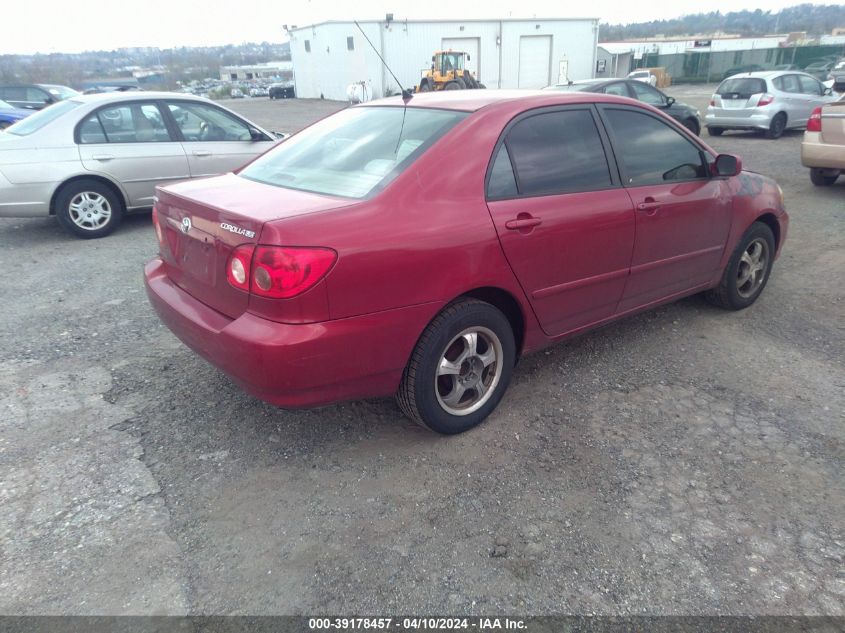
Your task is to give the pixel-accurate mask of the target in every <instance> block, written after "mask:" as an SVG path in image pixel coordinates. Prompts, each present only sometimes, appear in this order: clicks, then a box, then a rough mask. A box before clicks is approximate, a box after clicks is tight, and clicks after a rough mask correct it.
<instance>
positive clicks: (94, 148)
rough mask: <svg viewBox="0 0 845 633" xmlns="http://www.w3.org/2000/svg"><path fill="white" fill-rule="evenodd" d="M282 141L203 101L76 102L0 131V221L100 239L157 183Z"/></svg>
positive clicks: (241, 159) (146, 95) (222, 169)
mask: <svg viewBox="0 0 845 633" xmlns="http://www.w3.org/2000/svg"><path fill="white" fill-rule="evenodd" d="M282 137H283V135H280V134H276V133H273V132H268V131H267V130H264V129H262V128H260V127H259V126H257V125H255V124H254V123H251V122H250V121H247V120H246V119H244V118H242V117H240V116H238V115H237V114H235V113H234V112H232V111H230V110H227V109H226V108H223V107H221V106H219V105H217V104H215V103H213V102H211V101H209V100H208V99H204V98H201V97H193V96H191V95H183V94H174V93H168V92H126V93H103V94H92V95H80V96H77V97H73V98H71V99H68V100H66V101H61V102H59V103H56V104H54V105H51V106H50V107H48V108H45V109H44V110H41V111H40V112H37V113H35V114H33V115H32V116H30V117H27V118H26V119H24V120H22V121H20V122H19V123H15V124H14V125H12V126H11V127H9V128H7V129H6V130H5V132H0V217H38V216H49V215H55V216H56V218H57V219H58V220H59V222H60V223H61V225H62V226H63V227H65V228H66V229H67V230H68V231H70V232H71V233H72V234H74V235H76V236H78V237H83V238H92V237H102V236H104V235H108V234H109V233H111V232H112V231H113V230H114V229H115V228H116V227H117V225H118V224H119V223H120V220H121V217H122V216H123V214H124V213H127V212H131V211H135V210H139V209H148V208H150V207H151V206H152V205H153V199H154V196H155V187H156V185H164V184H167V183H171V182H175V181H178V180H186V179H189V178H202V177H205V176H214V175H218V174H223V173H226V172H229V171H232V170H233V169H236V168H238V167H240V166H242V165H244V164H245V163H247V162H249V161H250V160H252V159H253V158H255V157H256V156H257V155H259V154H261V153H263V152H265V151H266V150H268V149H270V148H271V147H273V146H274V145H275V144H276V143H278V142H279V140H280V138H282Z"/></svg>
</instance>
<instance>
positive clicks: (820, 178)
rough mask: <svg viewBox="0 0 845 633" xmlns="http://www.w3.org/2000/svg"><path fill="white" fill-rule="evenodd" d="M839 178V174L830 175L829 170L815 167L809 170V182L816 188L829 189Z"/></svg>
mask: <svg viewBox="0 0 845 633" xmlns="http://www.w3.org/2000/svg"><path fill="white" fill-rule="evenodd" d="M837 178H839V173H838V172H836V171H834V173H833V175H831V173H830V170H829V169H818V168H817V167H811V168H810V181H811V182H812V183H813V184H814V185H816V187H830V185H832V184H833V183H835V182H836V179H837Z"/></svg>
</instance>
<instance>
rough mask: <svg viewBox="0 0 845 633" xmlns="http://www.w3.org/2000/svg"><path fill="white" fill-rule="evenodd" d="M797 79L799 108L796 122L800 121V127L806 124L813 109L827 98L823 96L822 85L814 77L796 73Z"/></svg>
mask: <svg viewBox="0 0 845 633" xmlns="http://www.w3.org/2000/svg"><path fill="white" fill-rule="evenodd" d="M798 81H799V82H800V83H801V93H800V94H799V95H798V96H799V98H800V103H801V109H800V119H798V120H796V121H795V122H796V123H800V124H801V126H802V127H804V126H805V125H806V124H807V121H808V120H809V118H810V115H811V114H812V113H813V110H814V109H816V108H817V107H818V106H820V105H823V104H824V103H825V102H826V101H827V100H826V99H825V98H824V96H823V95H824V85H823V84H822V83H821V82H820V81H819V80H818V79H816V78H815V77H810V76H809V75H798Z"/></svg>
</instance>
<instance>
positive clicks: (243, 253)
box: [226, 244, 255, 292]
mask: <svg viewBox="0 0 845 633" xmlns="http://www.w3.org/2000/svg"><path fill="white" fill-rule="evenodd" d="M254 250H255V247H254V246H253V245H252V244H244V245H242V246H238V247H237V248H236V249H235V250H233V251H232V254H231V255H229V261H228V262H226V279H227V280H228V281H229V283H230V284H231V285H233V286H234V287H235V288H237V289H238V290H243V291H245V292H249V277H250V269H251V268H252V252H253V251H254Z"/></svg>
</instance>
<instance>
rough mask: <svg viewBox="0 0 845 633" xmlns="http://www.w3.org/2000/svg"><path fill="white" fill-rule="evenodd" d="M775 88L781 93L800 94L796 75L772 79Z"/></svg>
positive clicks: (799, 85) (799, 84)
mask: <svg viewBox="0 0 845 633" xmlns="http://www.w3.org/2000/svg"><path fill="white" fill-rule="evenodd" d="M772 83H773V84H774V86H775V88H777V89H778V90H780V91H781V92H795V93H798V92H801V83H800V82H799V81H798V75H783V76H781V77H775V78H774V79H772Z"/></svg>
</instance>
